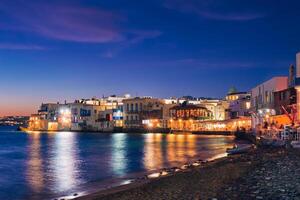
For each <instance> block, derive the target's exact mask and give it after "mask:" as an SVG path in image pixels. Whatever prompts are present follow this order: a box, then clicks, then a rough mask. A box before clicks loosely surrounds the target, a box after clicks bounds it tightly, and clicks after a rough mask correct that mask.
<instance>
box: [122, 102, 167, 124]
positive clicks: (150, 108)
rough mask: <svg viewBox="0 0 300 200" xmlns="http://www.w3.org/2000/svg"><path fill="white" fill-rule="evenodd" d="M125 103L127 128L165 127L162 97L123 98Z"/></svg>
mask: <svg viewBox="0 0 300 200" xmlns="http://www.w3.org/2000/svg"><path fill="white" fill-rule="evenodd" d="M123 104H124V108H123V109H124V110H123V112H124V126H123V127H124V128H125V129H143V128H163V126H162V123H161V122H162V120H163V107H164V104H165V103H164V101H163V100H162V99H156V98H152V97H135V98H131V99H125V100H123ZM154 122H155V123H154Z"/></svg>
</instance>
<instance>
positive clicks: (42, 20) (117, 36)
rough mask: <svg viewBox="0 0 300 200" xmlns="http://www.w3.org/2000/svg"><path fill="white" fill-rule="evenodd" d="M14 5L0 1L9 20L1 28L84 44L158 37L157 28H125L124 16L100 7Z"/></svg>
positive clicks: (28, 3)
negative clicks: (136, 29)
mask: <svg viewBox="0 0 300 200" xmlns="http://www.w3.org/2000/svg"><path fill="white" fill-rule="evenodd" d="M18 4H19V5H18V6H14V5H15V4H13V3H11V2H10V1H5V0H4V1H3V2H1V3H0V11H2V13H5V14H6V15H7V16H8V17H9V18H10V20H11V21H12V22H13V23H12V22H11V21H10V23H7V24H6V26H2V28H3V27H6V28H7V29H10V30H18V31H25V32H31V33H34V34H37V35H40V36H42V37H46V38H50V39H57V40H64V41H72V42H86V43H108V42H121V41H127V40H132V41H139V40H143V39H146V38H153V37H155V36H158V34H156V32H157V31H152V30H141V31H135V30H134V31H133V30H127V29H126V28H123V27H122V24H123V23H126V21H127V19H126V17H124V16H121V15H119V14H117V13H115V12H112V11H108V10H104V9H100V8H87V7H82V6H79V5H77V6H76V5H74V4H72V5H66V4H58V3H52V2H51V1H45V2H44V3H38V2H35V3H30V2H27V1H26V2H25V1H18ZM11 24H14V25H11ZM129 36H130V38H129Z"/></svg>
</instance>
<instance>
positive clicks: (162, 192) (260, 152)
mask: <svg viewBox="0 0 300 200" xmlns="http://www.w3.org/2000/svg"><path fill="white" fill-rule="evenodd" d="M195 163H201V165H200V167H199V166H193V164H185V165H184V166H185V167H184V168H185V169H188V170H182V167H181V169H180V168H172V170H171V172H168V173H171V174H172V173H174V172H175V171H176V170H178V172H179V173H174V175H172V176H164V177H161V178H159V179H153V180H151V181H150V182H147V183H145V184H141V185H138V186H136V187H134V188H130V189H125V190H122V191H118V192H111V193H106V194H105V195H104V194H102V193H99V194H98V195H97V194H96V195H93V196H90V197H89V196H87V197H85V198H83V199H96V200H98V199H99V200H100V199H110V200H114V199H120V200H125V199H128V200H129V199H130V200H134V199H143V200H147V199H149V200H153V199H233V200H240V199H299V200H300V198H299V197H300V152H296V151H294V150H286V149H271V148H270V149H256V150H255V151H253V152H251V153H248V154H242V155H234V156H231V157H229V158H225V159H221V160H219V161H215V162H208V163H204V162H202V161H198V162H195ZM196 165H197V164H196ZM159 175H161V172H159Z"/></svg>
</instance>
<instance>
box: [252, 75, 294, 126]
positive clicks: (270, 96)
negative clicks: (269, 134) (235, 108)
mask: <svg viewBox="0 0 300 200" xmlns="http://www.w3.org/2000/svg"><path fill="white" fill-rule="evenodd" d="M287 88H288V77H286V76H282V77H273V78H272V79H270V80H268V81H266V82H264V83H262V84H259V85H258V86H256V87H255V88H253V89H252V90H251V108H250V110H251V113H252V114H251V118H252V128H256V127H257V126H262V125H263V123H264V122H266V121H267V122H268V123H270V117H271V116H275V115H278V114H280V113H278V110H277V113H276V109H275V98H274V97H275V96H274V93H276V92H279V91H283V90H286V89H287Z"/></svg>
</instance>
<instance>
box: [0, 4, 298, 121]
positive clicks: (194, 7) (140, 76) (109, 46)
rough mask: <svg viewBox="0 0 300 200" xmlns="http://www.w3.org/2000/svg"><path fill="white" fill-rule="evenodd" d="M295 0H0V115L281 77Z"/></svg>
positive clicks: (293, 38) (292, 50)
mask: <svg viewBox="0 0 300 200" xmlns="http://www.w3.org/2000/svg"><path fill="white" fill-rule="evenodd" d="M299 10H300V1H297V0H288V1H287V0H275V1H274V0H264V1H262V0H243V1H241V0H198V1H196V0H147V1H146V0H130V1H128V0H103V1H99V0H68V1H67V0H51V1H48V0H44V1H42V0H1V1H0V70H1V71H0V116H2V115H14V114H20V115H23V114H29V113H32V112H34V111H35V110H37V107H38V106H39V104H40V103H42V102H56V101H64V100H65V99H66V100H73V99H77V98H82V97H83V98H89V97H93V96H98V97H101V96H102V95H110V94H118V95H121V94H124V93H130V94H132V95H147V96H158V97H170V96H182V95H194V96H209V97H223V96H224V95H225V94H226V92H227V91H228V88H229V87H231V86H236V87H237V88H238V89H239V90H245V91H246V90H249V89H251V88H252V87H254V86H255V85H257V84H258V83H260V82H262V81H265V80H267V79H269V78H271V77H272V76H276V75H286V74H287V72H288V66H289V64H291V63H295V54H296V53H297V52H298V51H300V15H299Z"/></svg>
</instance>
